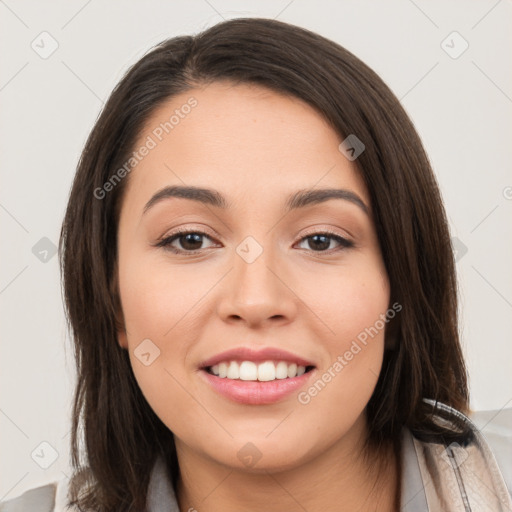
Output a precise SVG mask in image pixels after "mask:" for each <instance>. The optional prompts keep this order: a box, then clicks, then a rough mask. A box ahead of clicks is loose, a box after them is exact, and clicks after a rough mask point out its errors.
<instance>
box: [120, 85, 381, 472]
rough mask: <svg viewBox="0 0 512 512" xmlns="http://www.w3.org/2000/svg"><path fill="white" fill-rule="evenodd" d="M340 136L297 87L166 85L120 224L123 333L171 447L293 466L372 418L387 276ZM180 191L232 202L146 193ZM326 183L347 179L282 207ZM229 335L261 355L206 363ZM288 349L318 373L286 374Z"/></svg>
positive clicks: (143, 137) (221, 459) (255, 467)
mask: <svg viewBox="0 0 512 512" xmlns="http://www.w3.org/2000/svg"><path fill="white" fill-rule="evenodd" d="M190 98H194V99H195V102H191V101H189V100H190ZM187 102H188V103H187ZM192 103H194V104H195V106H193V108H184V107H183V106H184V105H186V104H189V105H190V104H192ZM176 110H178V112H179V113H180V115H178V116H177V117H176V116H175V119H174V121H171V122H173V125H172V129H170V128H169V125H165V124H163V125H162V124H161V123H165V122H166V121H169V119H170V117H171V115H173V113H175V111H176ZM178 118H179V120H178V121H176V120H177V119H178ZM162 126H164V127H166V128H167V131H168V133H166V131H165V130H164V129H163V128H162ZM150 139H151V140H152V141H153V143H152V142H149V141H150ZM160 139H161V140H160ZM342 140H343V139H342V138H340V136H339V135H338V134H337V133H336V132H335V131H334V130H333V129H332V128H331V127H330V126H329V125H328V124H327V123H326V122H325V121H324V120H323V118H322V116H321V115H319V114H318V113H317V112H316V111H315V110H314V109H312V108H311V107H310V106H309V105H307V104H305V103H303V102H302V101H300V100H298V99H295V98H292V97H288V96H284V95H280V94H278V93H275V92H271V91H269V90H267V89H263V88H259V87H256V86H249V85H236V86H235V85H231V84H227V83H215V84H211V85H209V86H208V87H206V88H204V89H194V90H191V91H188V92H187V93H184V94H181V95H179V96H175V97H174V98H172V100H170V101H168V102H167V103H165V104H164V105H162V106H161V107H160V108H159V109H158V110H156V111H155V112H154V114H153V115H152V117H151V119H150V120H149V122H148V123H147V124H146V126H145V127H144V129H143V130H142V131H141V134H140V137H139V140H138V142H137V144H136V149H137V148H140V147H141V146H143V145H144V144H146V145H147V146H148V147H149V146H151V148H150V150H149V151H147V154H146V156H144V157H143V158H142V159H141V161H140V162H139V163H138V164H137V165H136V166H135V168H134V169H133V170H132V171H131V172H130V174H129V176H128V178H125V179H128V183H127V188H126V190H125V195H124V198H123V204H122V208H121V215H120V220H119V226H118V251H119V252H118V258H119V259H118V279H119V293H120V298H121V305H122V312H121V313H120V314H121V318H122V321H123V322H124V325H125V331H120V332H119V344H120V345H121V346H122V347H123V348H125V349H127V350H128V351H129V354H130V361H131V364H132V367H133V371H134V374H135V377H136V379H137V382H138V384H139V386H140V388H141V390H142V393H143V394H144V396H145V397H146V399H147V401H148V403H149V404H150V406H151V407H152V409H153V410H154V411H155V413H156V414H157V415H158V416H159V418H160V419H161V420H162V421H163V423H164V424H165V425H167V427H168V428H169V429H170V430H171V431H172V432H173V433H174V436H175V440H176V445H177V449H178V456H180V454H185V453H193V454H194V456H196V457H202V458H203V459H207V460H209V461H210V462H217V463H220V464H222V465H225V466H229V467H238V468H245V470H247V471H260V470H263V469H265V470H268V469H276V468H281V469H284V468H292V467H297V466H299V465H300V464H302V463H305V462H306V461H308V460H313V459H314V458H315V457H317V456H318V455H320V454H321V453H323V452H325V451H326V450H329V449H330V448H331V447H333V446H335V445H337V446H341V445H342V444H343V443H344V442H345V443H346V442H347V440H349V439H353V438H354V436H355V435H359V434H361V432H362V431H363V430H364V429H365V428H366V427H365V421H364V408H365V406H366V404H367V403H368V401H369V399H370V396H371V394H372V392H373V390H374V388H375V384H376V382H377V378H378V375H379V373H380V369H381V364H382V358H383V351H384V331H385V326H386V321H385V318H386V317H385V315H386V312H387V310H388V307H389V298H390V297H389V282H388V278H387V274H386V271H385V267H384V264H383V260H382V256H381V253H380V249H379V244H378V240H377V235H376V231H375V227H374V224H373V221H372V213H371V204H370V202H369V195H368V191H367V190H366V188H365V185H364V183H363V181H362V179H361V177H360V176H359V174H358V172H357V170H356V167H355V163H354V162H351V161H349V160H348V159H347V158H346V157H345V156H344V154H343V153H342V152H340V150H339V149H338V147H339V145H340V143H341V142H342ZM172 186H179V187H184V186H186V187H200V188H202V189H211V190H213V191H216V192H215V194H217V196H215V197H219V195H221V196H222V197H223V198H224V202H225V204H217V203H215V201H210V202H202V201H199V200H193V199H191V198H186V197H183V196H182V197H174V196H173V195H172V194H170V193H169V191H168V193H167V194H166V193H161V194H159V195H158V196H155V195H156V194H158V193H159V192H160V191H162V190H163V189H165V188H166V187H172ZM320 189H336V190H341V191H343V192H340V193H339V197H337V198H333V197H331V198H330V199H328V200H324V201H311V200H310V201H304V202H305V203H306V204H295V205H293V206H295V207H294V208H291V209H290V208H288V206H289V204H288V200H289V198H290V196H292V195H293V194H296V193H297V192H298V191H302V192H303V193H305V194H307V193H311V192H318V191H319V190H320ZM197 197H199V195H197V196H196V198H197ZM152 198H153V199H152ZM310 199H311V198H310ZM317 199H318V194H317ZM148 203H149V204H148ZM214 203H215V204H214ZM178 231H184V232H188V234H183V233H182V234H177V232H178ZM237 348H242V349H248V350H253V351H255V352H256V353H257V354H256V355H255V354H254V353H253V352H250V351H249V352H241V353H239V354H231V355H225V356H224V355H221V360H223V361H225V362H226V363H227V366H223V364H224V363H223V362H222V364H217V365H213V368H212V369H211V371H214V372H217V373H219V376H216V375H212V374H211V373H209V371H208V370H206V369H204V368H203V366H204V364H205V362H207V361H208V360H211V358H214V357H215V356H217V355H219V354H222V353H223V352H225V351H228V350H231V349H237ZM264 349H276V350H278V351H281V352H268V353H267V354H264V353H262V352H261V351H262V350H264ZM282 351H285V352H284V353H283V352H282ZM258 356H261V357H260V358H259V357H258ZM231 361H234V362H235V363H242V362H244V363H243V364H242V365H241V367H242V366H243V369H242V370H240V371H241V373H239V374H238V375H237V374H236V371H235V370H236V368H238V364H237V365H236V368H235V366H233V364H232V363H231ZM265 361H272V362H273V364H272V362H270V365H271V366H269V363H265V365H263V369H262V366H260V365H262V363H264V362H265ZM294 361H298V362H299V363H300V362H302V363H304V364H303V365H302V366H306V363H307V366H312V367H314V368H313V369H309V368H308V371H307V372H305V373H304V374H302V375H299V376H295V374H296V372H294V366H293V364H294ZM246 362H247V363H248V364H246ZM279 362H281V363H284V364H285V366H283V364H281V365H279V364H277V366H276V363H279ZM295 364H297V363H295ZM298 366H301V365H300V364H299V365H298ZM241 367H240V368H241ZM230 368H231V370H230ZM272 369H274V372H275V371H277V376H278V377H279V378H275V379H274V380H264V379H267V378H269V379H271V378H272V375H273V373H272V371H273V370H272ZM267 370H268V371H269V372H270V373H266V371H267ZM223 371H228V372H229V371H231V372H232V373H228V376H227V377H223V376H222V372H223ZM233 372H234V373H233ZM281 372H284V374H283V373H281ZM288 372H290V373H288ZM299 373H301V371H300V369H299ZM285 375H291V377H288V376H286V378H282V377H283V376H285ZM237 376H238V377H239V378H238V379H237V378H236V377H237ZM242 376H243V378H242ZM258 376H260V377H261V379H263V380H261V381H260V380H258V378H259V377H258ZM230 377H231V378H230ZM247 456H249V458H247ZM251 457H252V458H251ZM256 459H258V461H257V464H253V463H250V462H249V461H251V460H252V461H254V460H256Z"/></svg>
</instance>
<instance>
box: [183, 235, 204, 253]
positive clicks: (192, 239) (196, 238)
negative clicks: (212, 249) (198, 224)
mask: <svg viewBox="0 0 512 512" xmlns="http://www.w3.org/2000/svg"><path fill="white" fill-rule="evenodd" d="M180 238H181V239H182V240H186V242H185V243H184V244H183V243H182V244H181V245H182V247H183V248H184V249H190V250H192V251H193V250H195V249H198V248H200V247H201V241H202V240H201V238H202V235H200V234H199V233H187V234H185V235H181V237H180ZM194 243H195V244H196V246H195V245H194ZM188 244H191V245H192V247H189V246H187V245H188ZM197 245H199V247H197Z"/></svg>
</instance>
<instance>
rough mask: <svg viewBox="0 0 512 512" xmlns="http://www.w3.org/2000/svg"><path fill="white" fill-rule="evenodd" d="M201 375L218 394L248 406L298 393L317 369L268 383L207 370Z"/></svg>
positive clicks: (271, 401) (202, 371) (268, 402)
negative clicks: (212, 372)
mask: <svg viewBox="0 0 512 512" xmlns="http://www.w3.org/2000/svg"><path fill="white" fill-rule="evenodd" d="M199 373H200V374H201V375H202V376H203V378H204V379H206V381H207V382H208V383H209V384H210V385H211V386H212V387H213V388H214V389H215V390H216V391H217V392H219V393H220V394H221V395H224V396H225V397H227V398H229V399H231V400H233V401H235V402H238V403H241V404H248V405H265V404H273V403H275V402H278V401H279V400H283V399H284V398H286V397H287V396H289V395H291V394H292V393H293V392H294V391H297V390H298V389H299V388H300V387H302V386H303V385H304V384H305V383H306V382H307V381H308V380H309V378H310V377H311V375H312V374H313V373H315V368H313V369H312V370H310V371H309V372H307V373H303V374H302V375H300V376H298V377H292V378H286V379H276V380H271V381H267V382H260V381H251V380H240V379H228V378H221V377H217V376H216V375H212V374H211V373H208V372H207V371H206V370H201V371H200V372H199Z"/></svg>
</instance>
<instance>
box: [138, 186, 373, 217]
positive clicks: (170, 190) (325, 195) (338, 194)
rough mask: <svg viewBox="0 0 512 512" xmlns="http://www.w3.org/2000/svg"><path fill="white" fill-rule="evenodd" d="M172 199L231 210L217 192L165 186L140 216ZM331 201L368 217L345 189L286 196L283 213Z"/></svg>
mask: <svg viewBox="0 0 512 512" xmlns="http://www.w3.org/2000/svg"><path fill="white" fill-rule="evenodd" d="M172 197H177V198H183V199H190V200H192V201H197V202H199V203H203V204H208V205H211V206H214V207H216V208H221V209H223V210H226V209H229V208H231V206H232V205H231V203H230V202H229V201H227V200H226V198H225V197H224V196H223V195H222V194H221V193H220V192H218V191H217V190H213V189H209V188H203V187H194V186H179V185H174V186H167V187H164V188H162V189H161V190H159V191H158V192H156V193H155V194H154V195H153V196H152V197H151V199H150V200H149V201H148V202H147V203H146V206H144V210H143V212H142V214H143V215H144V214H145V213H146V212H147V211H148V210H149V209H150V208H152V207H153V206H154V205H155V204H157V203H159V202H160V201H163V200H164V199H169V198H172ZM331 199H342V200H344V201H349V202H351V203H352V204H355V205H357V206H358V207H359V208H361V210H363V211H364V213H366V214H367V215H369V209H368V206H366V204H365V203H364V202H363V200H362V199H361V198H360V197H359V196H358V195H357V194H356V193H354V192H352V191H350V190H346V189H336V188H326V189H316V190H308V189H303V190H297V191H296V192H294V193H292V194H291V195H290V196H288V198H287V200H286V203H285V211H286V212H290V211H292V210H297V209H299V208H304V207H306V206H310V205H315V204H321V203H325V202H326V201H329V200H331Z"/></svg>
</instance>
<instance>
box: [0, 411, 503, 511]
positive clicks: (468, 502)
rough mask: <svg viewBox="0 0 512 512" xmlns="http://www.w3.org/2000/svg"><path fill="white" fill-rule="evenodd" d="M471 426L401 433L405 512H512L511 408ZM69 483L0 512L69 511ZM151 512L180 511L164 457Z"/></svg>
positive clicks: (155, 475) (4, 505)
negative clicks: (435, 437) (444, 434)
mask: <svg viewBox="0 0 512 512" xmlns="http://www.w3.org/2000/svg"><path fill="white" fill-rule="evenodd" d="M443 407H445V408H446V409H445V410H446V411H449V412H450V414H453V415H458V416H459V417H462V418H464V419H465V421H467V422H469V424H470V426H471V428H472V430H473V433H474V434H475V436H474V440H473V441H472V442H471V443H470V444H469V445H467V446H460V445H459V444H457V443H452V444H450V445H449V446H443V445H441V444H438V443H430V442H426V441H421V440H419V439H417V438H416V437H415V436H414V435H413V434H412V433H411V431H410V430H408V429H403V431H402V448H403V450H402V461H403V471H402V498H401V501H402V508H401V512H432V511H435V512H438V511H443V512H452V511H453V512H484V511H485V512H488V511H492V512H501V511H507V512H512V499H511V496H512V408H511V409H504V410H501V411H481V412H475V413H472V414H471V420H472V421H470V420H469V419H467V418H465V417H464V416H462V415H461V414H460V413H459V412H458V411H455V410H454V409H451V408H449V407H447V406H443ZM68 485H69V481H68V479H67V478H63V479H61V480H58V481H55V482H51V483H48V484H46V485H43V486H41V487H37V488H34V489H30V490H28V491H26V492H24V493H23V494H22V495H21V496H19V497H18V498H14V499H10V500H8V501H5V502H1V503H0V512H66V511H67V510H69V511H70V512H71V510H73V511H77V510H78V509H76V508H75V509H66V497H67V490H68ZM147 505H148V511H149V512H180V510H179V507H178V503H177V500H176V496H175V493H174V489H173V486H172V484H171V481H170V479H169V477H168V474H167V471H166V466H165V463H164V460H163V458H162V457H160V458H158V460H157V461H156V463H155V465H154V467H153V470H152V472H151V477H150V482H149V488H148V503H147Z"/></svg>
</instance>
